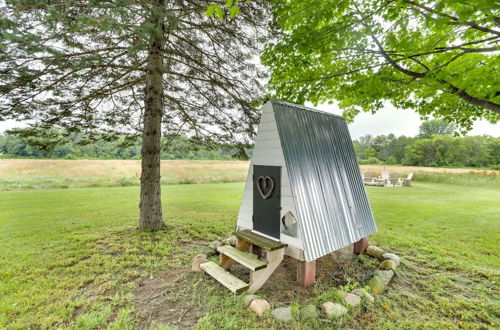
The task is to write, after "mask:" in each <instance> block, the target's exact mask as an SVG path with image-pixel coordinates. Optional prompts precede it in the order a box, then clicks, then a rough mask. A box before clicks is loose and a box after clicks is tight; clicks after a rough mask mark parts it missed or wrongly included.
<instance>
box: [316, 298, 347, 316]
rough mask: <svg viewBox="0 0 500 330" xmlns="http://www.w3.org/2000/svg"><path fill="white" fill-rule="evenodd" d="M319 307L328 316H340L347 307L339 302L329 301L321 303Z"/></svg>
mask: <svg viewBox="0 0 500 330" xmlns="http://www.w3.org/2000/svg"><path fill="white" fill-rule="evenodd" d="M321 308H322V309H323V312H325V314H326V316H327V317H328V318H335V317H341V316H342V315H345V314H346V313H347V308H345V307H344V306H342V305H341V304H334V303H332V302H331V301H329V302H326V303H324V304H323V305H321Z"/></svg>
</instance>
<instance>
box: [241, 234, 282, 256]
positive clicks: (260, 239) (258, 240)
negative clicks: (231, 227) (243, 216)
mask: <svg viewBox="0 0 500 330" xmlns="http://www.w3.org/2000/svg"><path fill="white" fill-rule="evenodd" d="M234 235H236V236H237V237H239V238H241V239H244V240H245V241H247V242H250V243H252V244H253V245H257V246H260V247H261V248H263V249H264V250H268V251H274V250H278V249H282V248H284V247H286V246H287V245H286V244H284V243H281V242H277V241H273V240H272V239H269V238H267V237H264V236H261V235H259V234H257V233H254V232H253V231H251V230H250V229H246V230H240V231H237V232H235V233H234Z"/></svg>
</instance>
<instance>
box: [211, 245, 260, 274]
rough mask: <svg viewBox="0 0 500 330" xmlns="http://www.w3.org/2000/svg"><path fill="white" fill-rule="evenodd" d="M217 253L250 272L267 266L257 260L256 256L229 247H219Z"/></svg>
mask: <svg viewBox="0 0 500 330" xmlns="http://www.w3.org/2000/svg"><path fill="white" fill-rule="evenodd" d="M217 251H219V253H220V254H223V255H225V256H227V257H229V258H230V259H232V260H234V261H236V262H237V263H239V264H242V265H243V266H245V267H246V268H248V269H250V270H252V271H256V270H259V269H262V268H266V267H267V264H266V263H265V262H264V261H262V260H259V259H258V258H257V256H256V255H254V254H251V253H248V252H244V251H241V250H238V249H236V248H234V247H232V246H230V245H224V246H220V247H218V248H217Z"/></svg>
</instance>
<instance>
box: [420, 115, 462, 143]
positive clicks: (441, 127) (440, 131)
mask: <svg viewBox="0 0 500 330" xmlns="http://www.w3.org/2000/svg"><path fill="white" fill-rule="evenodd" d="M454 132H455V126H454V125H453V124H451V123H449V122H447V121H446V120H440V119H434V120H428V121H424V122H423V123H422V124H421V125H420V128H419V133H418V137H420V138H423V139H426V138H431V137H432V136H433V135H452V134H453V133H454Z"/></svg>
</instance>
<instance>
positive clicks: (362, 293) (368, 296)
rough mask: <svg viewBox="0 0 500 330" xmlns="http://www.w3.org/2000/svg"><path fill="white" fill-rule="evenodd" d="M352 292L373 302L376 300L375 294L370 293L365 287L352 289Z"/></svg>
mask: <svg viewBox="0 0 500 330" xmlns="http://www.w3.org/2000/svg"><path fill="white" fill-rule="evenodd" d="M351 293H352V294H355V295H357V296H360V297H361V299H363V300H366V301H369V302H371V303H372V302H374V301H375V298H373V296H372V295H371V294H369V293H368V291H366V290H365V289H355V290H352V292H351Z"/></svg>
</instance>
